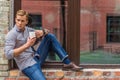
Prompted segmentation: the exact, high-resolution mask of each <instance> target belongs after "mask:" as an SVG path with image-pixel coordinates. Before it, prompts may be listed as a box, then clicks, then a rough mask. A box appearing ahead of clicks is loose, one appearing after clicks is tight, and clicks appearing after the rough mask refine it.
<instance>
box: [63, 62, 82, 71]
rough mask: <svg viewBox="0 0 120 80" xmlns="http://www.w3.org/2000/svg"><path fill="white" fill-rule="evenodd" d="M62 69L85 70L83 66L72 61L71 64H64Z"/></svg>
mask: <svg viewBox="0 0 120 80" xmlns="http://www.w3.org/2000/svg"><path fill="white" fill-rule="evenodd" d="M62 70H72V71H81V70H83V67H79V66H77V65H76V64H74V63H73V62H71V63H70V64H64V65H63V68H62Z"/></svg>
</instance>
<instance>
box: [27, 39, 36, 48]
mask: <svg viewBox="0 0 120 80" xmlns="http://www.w3.org/2000/svg"><path fill="white" fill-rule="evenodd" d="M35 41H36V37H34V38H28V40H27V42H26V46H28V47H31V46H32V45H34V43H35Z"/></svg>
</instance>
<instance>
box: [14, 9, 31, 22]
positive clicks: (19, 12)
mask: <svg viewBox="0 0 120 80" xmlns="http://www.w3.org/2000/svg"><path fill="white" fill-rule="evenodd" d="M17 15H19V16H24V15H25V16H26V17H27V20H28V17H29V14H28V13H27V12H26V11H24V10H18V11H17V13H16V16H17Z"/></svg>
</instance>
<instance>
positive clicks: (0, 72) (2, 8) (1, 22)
mask: <svg viewBox="0 0 120 80" xmlns="http://www.w3.org/2000/svg"><path fill="white" fill-rule="evenodd" d="M9 5H10V4H9V0H0V80H4V78H5V77H7V76H8V75H9V74H8V71H7V70H8V60H6V59H5V58H4V57H3V55H4V51H3V48H4V40H5V35H6V33H7V31H8V21H9V20H8V19H9V18H8V13H9V11H10V10H9Z"/></svg>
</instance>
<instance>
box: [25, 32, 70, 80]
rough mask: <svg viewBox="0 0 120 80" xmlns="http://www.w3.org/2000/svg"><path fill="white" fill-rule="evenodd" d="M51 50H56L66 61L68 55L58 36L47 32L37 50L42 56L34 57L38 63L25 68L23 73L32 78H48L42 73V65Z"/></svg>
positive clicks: (40, 79)
mask: <svg viewBox="0 0 120 80" xmlns="http://www.w3.org/2000/svg"><path fill="white" fill-rule="evenodd" d="M50 50H53V51H54V52H56V54H57V55H58V56H59V58H60V59H61V60H62V61H64V59H65V58H66V57H67V56H68V55H67V53H66V52H65V50H64V49H63V48H62V46H61V45H60V43H59V42H58V41H57V39H56V37H55V36H54V35H53V34H50V33H49V34H47V35H46V36H45V37H44V38H43V40H42V41H41V44H40V45H39V47H38V49H37V52H36V54H39V55H40V58H38V57H34V59H35V60H36V61H37V64H35V65H33V66H30V67H28V68H25V69H24V70H23V73H24V74H25V75H26V76H28V77H29V78H30V80H46V79H45V76H44V75H43V73H42V70H41V66H42V64H43V63H44V62H45V59H46V58H47V55H48V53H49V51H50Z"/></svg>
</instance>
